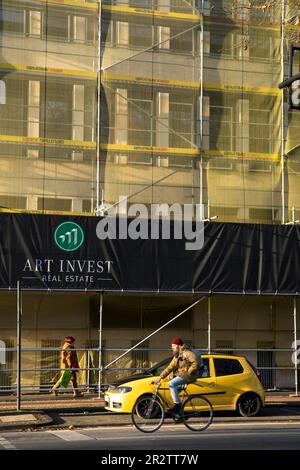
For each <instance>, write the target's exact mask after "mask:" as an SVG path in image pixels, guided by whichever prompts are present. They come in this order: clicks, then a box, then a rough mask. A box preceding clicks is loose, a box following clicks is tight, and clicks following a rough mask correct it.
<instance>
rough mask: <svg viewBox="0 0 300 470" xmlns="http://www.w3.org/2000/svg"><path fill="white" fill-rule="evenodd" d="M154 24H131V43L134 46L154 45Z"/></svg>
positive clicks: (145, 46)
mask: <svg viewBox="0 0 300 470" xmlns="http://www.w3.org/2000/svg"><path fill="white" fill-rule="evenodd" d="M152 34H153V33H152V25H151V24H142V23H130V24H129V44H130V45H131V46H134V47H143V48H147V47H151V46H152Z"/></svg>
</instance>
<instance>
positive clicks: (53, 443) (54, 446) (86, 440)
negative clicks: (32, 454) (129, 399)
mask: <svg viewBox="0 0 300 470" xmlns="http://www.w3.org/2000/svg"><path fill="white" fill-rule="evenodd" d="M0 449H1V450H5V449H7V450H61V449H65V450H99V451H101V450H103V451H104V450H105V451H108V450H182V449H184V450H202V449H207V450H214V449H218V450H228V449H234V450H237V449H240V450H245V449H247V450H249V449H251V450H254V449H255V450H292V449H293V450H296V449H297V450H300V423H295V422H294V423H293V422H290V421H286V422H280V423H257V424H253V423H252V424H251V423H249V424H248V423H245V424H240V423H238V424H232V423H228V424H221V423H220V424H218V423H213V424H212V425H211V426H210V428H209V429H208V430H206V431H204V432H201V433H193V432H191V431H189V430H188V429H186V428H185V427H184V426H183V425H177V426H174V425H170V426H169V425H165V426H163V427H162V428H161V429H160V430H159V431H157V432H156V433H154V434H151V435H144V434H143V433H140V432H139V431H137V430H135V429H134V428H133V427H132V426H122V427H114V428H105V429H104V428H100V427H98V428H92V429H91V428H89V429H80V430H55V429H54V430H51V431H50V430H47V431H39V432H11V433H1V434H0Z"/></svg>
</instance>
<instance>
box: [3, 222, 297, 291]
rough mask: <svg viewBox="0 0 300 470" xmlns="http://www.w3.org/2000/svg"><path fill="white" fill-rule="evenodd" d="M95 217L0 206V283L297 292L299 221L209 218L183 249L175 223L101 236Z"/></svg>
mask: <svg viewBox="0 0 300 470" xmlns="http://www.w3.org/2000/svg"><path fill="white" fill-rule="evenodd" d="M99 220H101V219H100V218H99V217H77V216H62V215H61V216H59V215H53V216H51V215H40V214H6V213H5V214H0V221H1V225H0V227H1V228H0V263H1V264H0V288H1V289H7V288H16V284H17V281H21V285H22V287H23V288H25V289H26V288H27V289H51V290H56V289H65V290H73V289H75V290H85V289H87V290H98V291H99V290H103V291H122V290H124V291H140V292H142V291H144V292H149V291H155V292H157V291H160V292H171V291H174V292H175V291H177V292H193V291H195V292H202V293H206V292H212V293H213V292H215V293H247V294H248V293H249V294H256V293H261V294H275V293H278V294H296V293H298V292H300V276H299V262H300V259H299V238H300V227H299V226H296V225H294V226H287V225H256V224H237V223H216V222H207V223H205V230H204V244H203V247H202V248H200V249H197V250H187V249H186V239H185V238H183V239H175V238H174V236H173V228H174V224H173V223H172V224H171V237H172V238H171V239H170V240H164V239H161V238H160V239H156V240H153V239H148V240H146V239H137V240H133V239H130V238H128V239H119V238H117V239H114V240H112V239H106V240H100V239H99V238H98V236H97V233H96V229H97V224H98V222H99ZM146 223H147V224H149V227H150V223H151V222H148V221H147V222H146ZM127 224H130V220H128V221H127Z"/></svg>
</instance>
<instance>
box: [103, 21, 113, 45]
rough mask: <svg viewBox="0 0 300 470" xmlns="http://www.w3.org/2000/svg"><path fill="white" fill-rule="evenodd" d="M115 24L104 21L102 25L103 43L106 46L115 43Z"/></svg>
mask: <svg viewBox="0 0 300 470" xmlns="http://www.w3.org/2000/svg"><path fill="white" fill-rule="evenodd" d="M113 24H114V23H113V22H112V21H102V23H101V28H102V30H101V41H102V43H103V44H104V45H108V44H112V42H113V41H112V36H113Z"/></svg>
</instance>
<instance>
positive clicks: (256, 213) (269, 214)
mask: <svg viewBox="0 0 300 470" xmlns="http://www.w3.org/2000/svg"><path fill="white" fill-rule="evenodd" d="M249 219H251V220H253V221H254V220H256V221H257V222H259V221H261V220H263V221H267V220H269V221H271V220H273V211H272V209H267V208H256V207H250V208H249Z"/></svg>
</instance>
